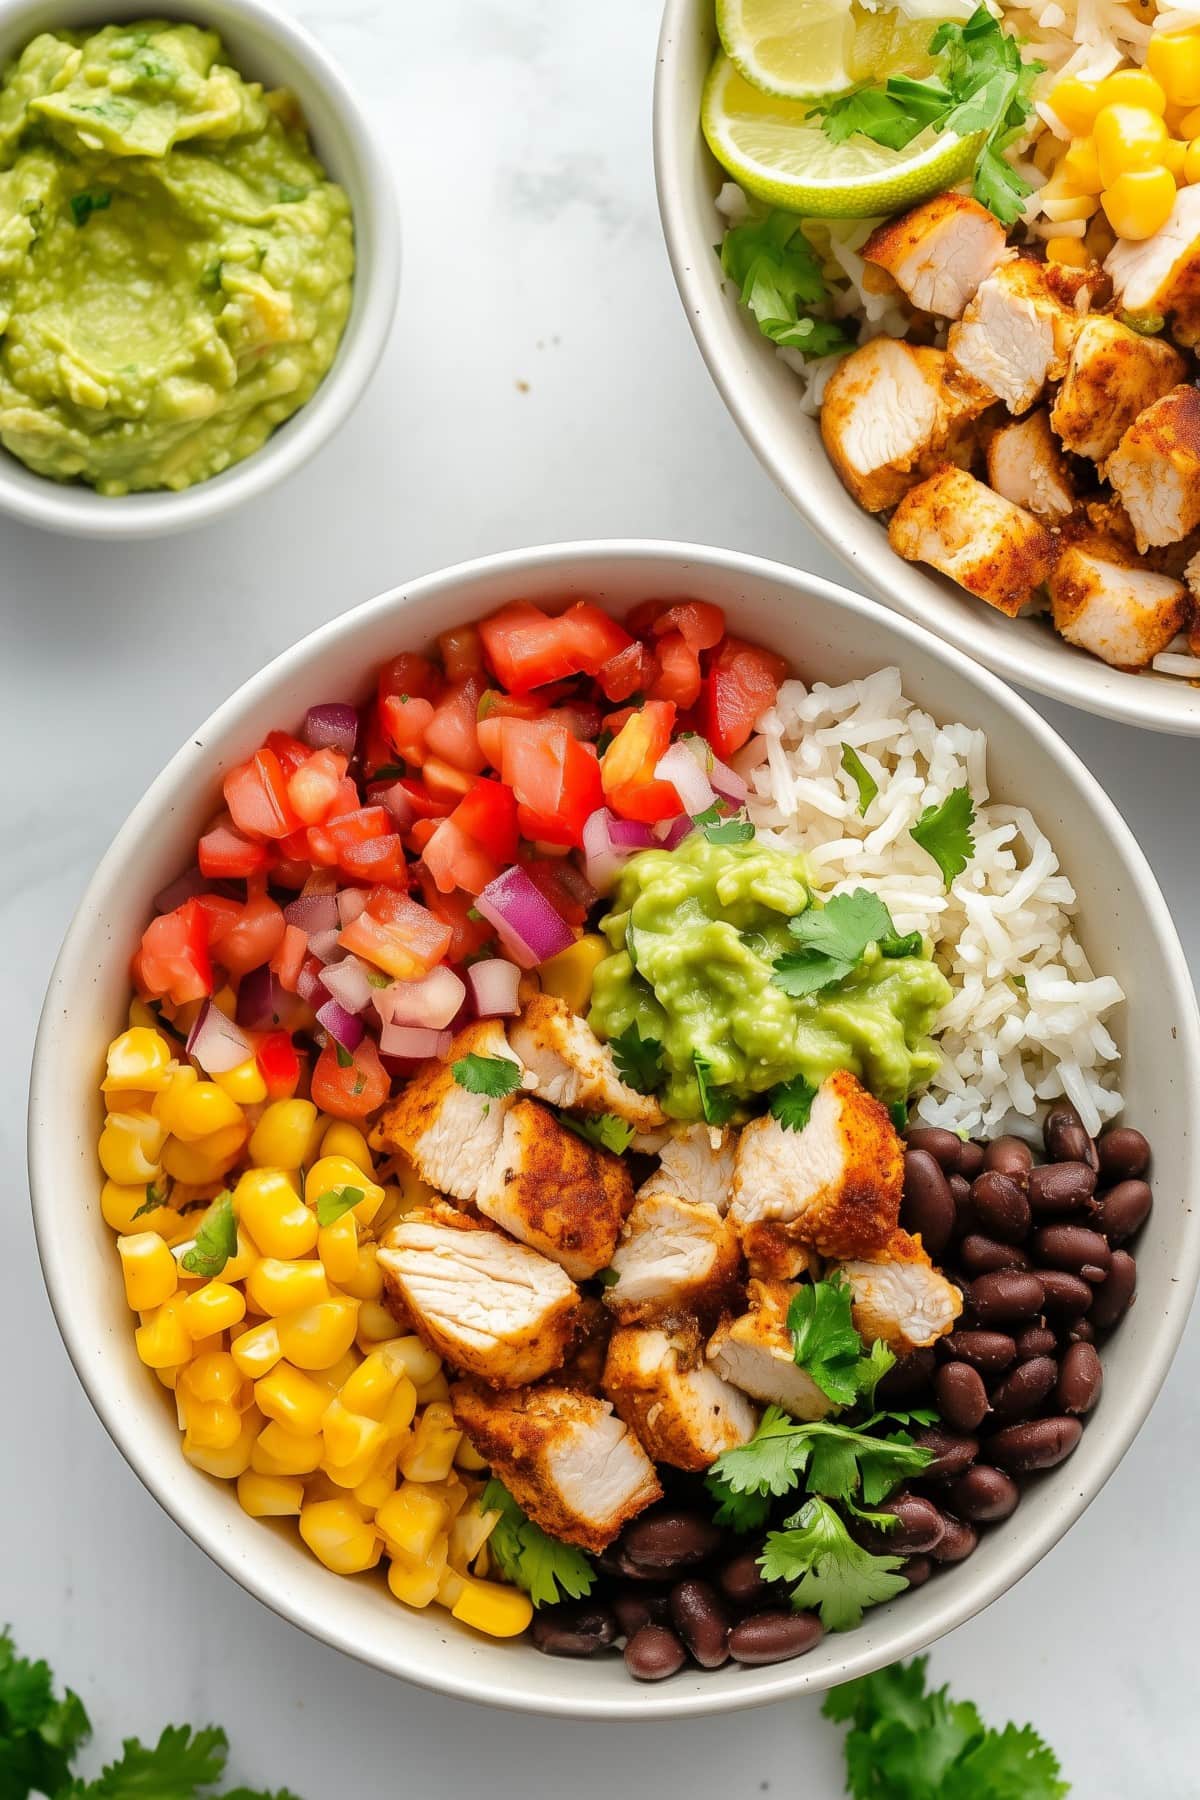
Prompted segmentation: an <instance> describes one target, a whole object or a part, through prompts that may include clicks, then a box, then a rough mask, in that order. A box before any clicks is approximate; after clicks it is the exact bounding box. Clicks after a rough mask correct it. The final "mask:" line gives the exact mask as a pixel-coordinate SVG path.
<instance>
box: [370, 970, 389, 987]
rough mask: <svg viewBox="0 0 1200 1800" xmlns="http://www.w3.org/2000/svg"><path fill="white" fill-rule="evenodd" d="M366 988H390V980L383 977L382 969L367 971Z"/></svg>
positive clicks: (387, 977) (386, 976) (385, 976)
mask: <svg viewBox="0 0 1200 1800" xmlns="http://www.w3.org/2000/svg"><path fill="white" fill-rule="evenodd" d="M366 976H367V986H368V987H373V988H385V987H391V985H392V978H391V976H390V975H385V974H384V972H383V970H382V969H367V971H366Z"/></svg>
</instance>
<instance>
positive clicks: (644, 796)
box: [600, 700, 683, 825]
mask: <svg viewBox="0 0 1200 1800" xmlns="http://www.w3.org/2000/svg"><path fill="white" fill-rule="evenodd" d="M674 724H675V707H674V705H673V704H672V703H671V702H670V701H669V700H647V702H646V704H645V705H644V706H641V707H639V708H638V710H637V711H636V712H635V713H631V714H630V716H629V718H628V719H626V721H625V723H624V724H623V725H622V727H621V729H620V731H618V733H617V735H616V736H615V737H614V739H613V741H612V743H611V744H610V745H609V746H608V749H607V750H606V751H605V752H604V757H603V760H602V762H601V764H600V775H601V781H602V784H603V788H604V795H605V798H606V800H607V801H608V804H609V805H610V806H611V807H612V809H613V811H614V812H617V813H620V815H621V817H622V818H623V819H639V820H641V821H642V823H643V824H647V825H654V824H657V823H658V821H659V820H660V819H673V818H675V817H676V815H677V814H679V813H681V812H682V811H683V807H682V805H681V804H680V800H679V795H678V794H677V793H676V792H675V789H674V788H673V787H672V785H671V783H670V782H669V781H657V780H655V777H654V770H655V767H656V765H657V763H658V759H659V757H660V756H662V754H663V752H664V751H665V750H666V748H667V746H668V745H669V744H670V742H671V731H672V728H673V727H674Z"/></svg>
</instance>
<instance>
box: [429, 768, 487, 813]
mask: <svg viewBox="0 0 1200 1800" xmlns="http://www.w3.org/2000/svg"><path fill="white" fill-rule="evenodd" d="M421 777H422V779H423V781H424V783H425V787H426V789H427V791H428V792H429V794H430V796H431V798H432V799H434V800H446V801H448V802H449V804H450V805H451V806H452V807H453V806H457V805H458V803H459V801H460V800H461V799H462V797H463V795H464V794H465V793H467V792H468V791H469V789H470V786H471V783H472V781H473V780H474V779H475V777H474V776H473V775H468V774H467V772H466V770H465V769H456V768H455V767H454V765H453V764H452V763H448V762H443V761H442V759H441V757H440V756H427V757H426V758H425V761H424V763H423V764H422V765H421Z"/></svg>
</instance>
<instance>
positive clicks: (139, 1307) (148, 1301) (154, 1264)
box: [117, 1231, 179, 1312]
mask: <svg viewBox="0 0 1200 1800" xmlns="http://www.w3.org/2000/svg"><path fill="white" fill-rule="evenodd" d="M117 1255H118V1256H119V1257H120V1258H121V1274H122V1275H123V1276H124V1278H125V1298H126V1300H127V1301H128V1302H129V1305H130V1306H131V1307H132V1308H133V1311H134V1312H153V1310H154V1308H155V1307H156V1306H161V1305H162V1303H163V1301H164V1300H169V1299H170V1298H171V1295H172V1294H173V1293H174V1292H175V1289H176V1288H177V1287H178V1286H179V1273H178V1270H177V1269H176V1267H175V1258H174V1257H173V1256H172V1255H171V1252H170V1250H169V1249H168V1247H167V1245H166V1244H165V1243H164V1241H163V1239H162V1238H160V1237H159V1235H158V1233H157V1231H137V1232H134V1234H133V1235H132V1237H119V1238H118V1239H117Z"/></svg>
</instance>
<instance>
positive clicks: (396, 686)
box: [378, 650, 442, 700]
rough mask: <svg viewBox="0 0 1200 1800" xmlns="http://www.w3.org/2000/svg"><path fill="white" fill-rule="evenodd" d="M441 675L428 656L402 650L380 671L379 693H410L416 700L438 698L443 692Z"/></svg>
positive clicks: (380, 696) (382, 695)
mask: <svg viewBox="0 0 1200 1800" xmlns="http://www.w3.org/2000/svg"><path fill="white" fill-rule="evenodd" d="M441 685H442V684H441V677H440V675H439V674H438V671H437V668H436V666H435V665H434V664H433V663H431V662H430V660H429V658H428V657H427V656H414V655H413V654H412V652H411V651H408V650H404V651H401V653H400V655H399V656H393V657H392V659H391V661H390V662H385V663H384V665H383V667H382V668H381V669H380V671H379V680H378V695H379V698H380V700H382V699H383V697H384V695H385V694H400V695H402V694H410V695H411V696H412V698H413V699H414V700H436V699H437V697H438V695H439V693H440V692H441Z"/></svg>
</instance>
